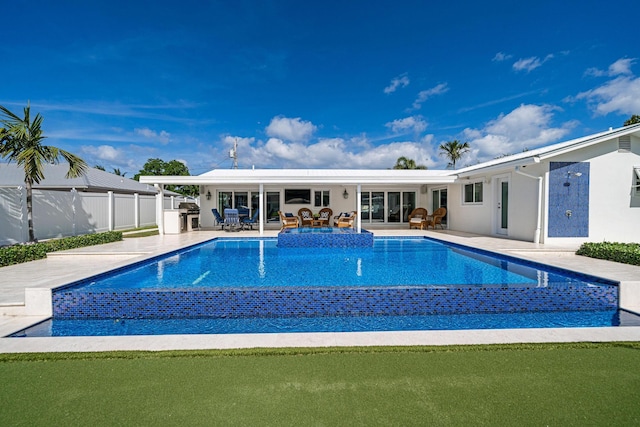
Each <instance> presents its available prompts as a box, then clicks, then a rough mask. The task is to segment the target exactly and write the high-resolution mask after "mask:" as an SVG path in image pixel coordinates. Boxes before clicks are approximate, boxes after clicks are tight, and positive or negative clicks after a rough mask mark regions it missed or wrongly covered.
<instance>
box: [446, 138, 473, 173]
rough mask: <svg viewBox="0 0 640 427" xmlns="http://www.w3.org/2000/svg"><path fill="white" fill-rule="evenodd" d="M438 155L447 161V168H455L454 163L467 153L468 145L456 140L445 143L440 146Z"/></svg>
mask: <svg viewBox="0 0 640 427" xmlns="http://www.w3.org/2000/svg"><path fill="white" fill-rule="evenodd" d="M439 148H440V155H441V156H445V157H447V159H449V166H451V167H453V169H455V168H456V163H457V162H458V160H460V158H461V157H462V156H463V155H464V154H466V153H468V152H469V150H470V147H469V143H468V142H465V143H460V141H458V140H457V139H454V140H453V141H447V142H445V143H444V144H440V147H439Z"/></svg>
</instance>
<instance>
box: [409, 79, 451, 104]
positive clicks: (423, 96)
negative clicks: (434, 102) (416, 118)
mask: <svg viewBox="0 0 640 427" xmlns="http://www.w3.org/2000/svg"><path fill="white" fill-rule="evenodd" d="M447 91H449V86H448V85H447V83H440V84H439V85H437V86H434V87H432V88H431V89H427V90H423V91H420V92H419V93H418V98H416V100H415V101H414V102H413V108H414V109H416V110H418V109H420V108H421V107H422V103H423V102H425V101H426V100H427V99H429V98H431V97H432V96H434V95H441V94H443V93H445V92H447Z"/></svg>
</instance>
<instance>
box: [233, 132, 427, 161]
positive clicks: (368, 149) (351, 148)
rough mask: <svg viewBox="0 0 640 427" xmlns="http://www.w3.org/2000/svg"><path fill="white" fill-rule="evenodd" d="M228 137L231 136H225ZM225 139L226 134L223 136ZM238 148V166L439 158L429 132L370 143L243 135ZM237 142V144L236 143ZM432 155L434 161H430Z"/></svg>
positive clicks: (354, 139)
mask: <svg viewBox="0 0 640 427" xmlns="http://www.w3.org/2000/svg"><path fill="white" fill-rule="evenodd" d="M229 138H231V137H229ZM226 139H227V140H228V138H226ZM244 140H245V141H246V142H247V145H243V147H242V149H240V148H239V149H238V151H239V162H240V165H241V166H240V167H247V168H249V167H251V166H255V167H256V168H274V167H277V168H301V169H306V168H319V169H322V168H332V169H333V168H337V169H340V168H351V169H387V168H391V167H393V165H394V164H395V162H396V160H397V159H398V157H400V156H405V157H409V158H412V159H414V160H415V161H416V162H417V163H418V164H423V165H427V166H428V167H433V166H434V165H435V164H436V161H438V160H439V159H438V158H437V156H435V157H434V155H433V147H432V146H431V145H430V142H431V141H432V140H433V135H430V136H426V137H424V138H423V139H422V140H421V141H418V142H414V141H406V142H392V143H390V144H382V145H377V146H374V145H372V144H371V143H370V142H369V141H368V140H367V139H366V137H364V136H362V135H360V136H357V137H355V138H352V139H344V138H320V139H318V140H317V141H315V142H313V143H311V144H301V143H297V142H291V141H285V140H282V139H280V138H275V137H272V138H269V139H268V140H267V141H266V142H263V141H259V140H258V141H256V140H253V138H245V139H244ZM240 145H241V144H240V142H238V146H240ZM434 158H435V160H436V161H434Z"/></svg>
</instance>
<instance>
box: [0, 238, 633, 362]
mask: <svg viewBox="0 0 640 427" xmlns="http://www.w3.org/2000/svg"><path fill="white" fill-rule="evenodd" d="M374 234H375V235H376V237H379V236H385V235H387V236H395V237H411V236H428V237H433V238H435V239H438V240H440V239H444V240H446V241H448V242H453V243H458V244H460V245H463V246H472V247H481V248H482V249H484V250H487V251H489V252H495V253H498V254H501V255H507V256H514V257H515V258H518V259H524V260H531V261H534V262H539V263H543V264H548V265H552V266H556V267H559V268H562V269H566V270H571V271H575V272H577V273H582V274H589V275H594V276H597V277H602V278H607V280H615V281H619V282H620V283H621V286H622V285H623V284H624V283H625V280H624V279H627V278H631V279H632V281H631V282H630V281H628V280H627V281H626V283H627V284H629V285H631V286H632V287H633V288H634V293H637V292H636V288H637V289H640V274H637V273H636V272H640V268H638V267H634V268H630V267H628V266H626V267H624V268H623V267H621V266H620V264H615V263H610V262H607V261H600V260H591V259H589V260H588V266H589V269H590V270H593V269H594V268H595V269H596V270H598V267H601V270H603V271H602V272H599V271H598V272H596V274H594V272H593V271H586V272H585V271H584V269H576V268H575V266H574V268H572V267H571V266H569V267H567V266H566V265H558V263H557V262H555V263H554V262H549V260H540V259H536V256H539V255H540V254H543V255H550V256H559V257H560V259H559V260H560V264H562V263H563V262H564V263H565V264H566V263H567V260H566V259H564V258H563V256H564V255H565V254H566V255H567V256H569V253H570V252H571V251H574V249H569V248H560V247H544V245H534V244H532V243H528V242H519V241H510V240H508V239H499V238H492V237H487V236H479V235H472V234H469V233H447V232H433V231H427V232H425V231H420V232H418V231H417V230H414V231H407V230H383V231H378V230H375V231H374ZM224 236H225V234H224V233H220V232H218V233H212V232H207V233H202V234H201V235H194V236H191V237H185V238H182V239H181V238H173V239H169V238H167V239H163V238H159V237H158V236H150V237H146V238H140V239H149V240H147V241H145V244H148V246H149V247H145V248H144V250H132V249H131V248H130V247H129V246H131V245H127V244H121V245H103V246H102V247H96V248H92V249H90V250H87V248H85V249H84V250H83V251H76V252H75V253H74V251H73V250H72V251H68V252H67V253H68V255H70V257H69V258H74V255H75V256H92V255H105V254H115V255H118V254H123V253H136V254H138V256H132V257H130V258H128V259H127V260H122V259H119V260H117V262H116V263H112V264H111V265H109V266H107V267H102V268H98V267H97V268H96V270H101V271H102V270H104V271H107V270H111V269H113V268H116V267H117V266H120V265H122V266H124V265H128V264H132V263H134V262H138V261H143V260H145V259H150V258H154V257H156V256H158V255H161V254H163V253H170V252H173V251H175V250H179V249H181V248H183V247H187V246H192V245H194V244H198V243H202V242H204V241H207V240H211V239H213V238H215V237H224ZM237 237H240V236H234V238H237ZM242 237H243V238H250V237H260V236H259V235H258V234H257V233H250V232H246V233H243V235H242ZM264 237H273V235H271V234H267V235H265V236H264ZM154 238H155V240H153V239H154ZM465 239H467V240H469V241H471V242H473V245H471V244H470V243H469V242H467V241H465ZM132 240H134V239H132ZM166 241H170V242H171V243H172V244H173V245H174V246H172V247H167V245H165V244H164V243H167V242H166ZM114 246H119V247H118V248H117V249H119V250H116V249H115V248H114ZM140 246H144V245H143V244H142V243H141V244H140ZM134 249H135V248H134ZM518 254H526V255H527V256H519V255H518ZM99 258H105V257H104V256H101V257H99ZM584 260H585V259H581V260H578V261H579V262H582V261H584ZM556 261H558V260H556ZM70 265H73V261H70ZM29 268H35V266H33V267H30V266H29V265H25V266H23V267H21V269H24V270H29ZM96 270H94V273H93V274H96V273H95V271H96ZM620 270H625V271H626V273H625V274H626V275H625V274H619V271H620ZM612 274H613V275H614V276H615V275H617V276H619V277H622V278H623V280H621V279H620V278H616V277H612V276H611V275H612ZM636 274H637V275H636ZM53 276H55V274H54V275H53ZM85 277H86V275H85ZM82 278H83V277H77V278H75V280H66V282H65V283H70V282H71V281H77V280H82ZM59 281H60V277H51V280H50V281H49V283H46V284H45V286H48V287H49V289H51V288H57V287H58V286H61V285H64V283H62V284H60V283H57V284H56V282H59ZM630 301H631V302H632V303H637V302H638V301H640V297H637V296H634V297H633V298H630ZM6 306H7V304H5V307H6ZM621 306H622V303H621ZM624 308H625V309H627V310H630V311H632V312H636V313H637V312H638V311H639V310H638V309H637V307H636V306H635V305H634V304H631V305H629V304H627V305H626V306H625V307H624ZM46 318H48V316H25V315H15V316H6V315H5V316H0V335H1V336H3V337H4V336H6V335H8V334H10V333H13V332H16V331H18V330H21V329H24V327H26V326H29V325H32V324H35V323H38V322H40V321H42V320H45V319H46ZM583 341H589V342H611V341H640V327H635V326H625V327H619V328H539V329H487V330H464V331H402V332H340V333H328V332H325V333H279V334H227V335H149V336H125V337H34V338H0V352H3V353H19V352H49V351H51V352H66V351H70V352H73V351H113V350H153V351H160V350H179V349H183V350H188V349H228V348H254V347H328V346H385V345H390V346H395V345H400V346H403V345H464V344H506V343H536V342H583Z"/></svg>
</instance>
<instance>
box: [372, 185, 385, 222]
mask: <svg viewBox="0 0 640 427" xmlns="http://www.w3.org/2000/svg"><path fill="white" fill-rule="evenodd" d="M371 222H384V192H382V191H373V192H371Z"/></svg>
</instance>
